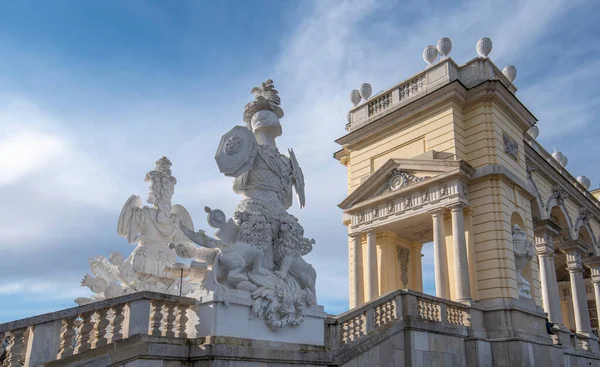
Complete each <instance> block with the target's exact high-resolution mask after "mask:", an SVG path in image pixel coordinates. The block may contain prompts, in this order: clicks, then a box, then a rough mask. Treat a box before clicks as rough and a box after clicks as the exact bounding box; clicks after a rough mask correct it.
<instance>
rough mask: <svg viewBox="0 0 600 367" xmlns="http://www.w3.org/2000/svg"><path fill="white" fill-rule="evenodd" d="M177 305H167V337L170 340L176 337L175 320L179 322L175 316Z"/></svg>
mask: <svg viewBox="0 0 600 367" xmlns="http://www.w3.org/2000/svg"><path fill="white" fill-rule="evenodd" d="M176 306H177V305H176V304H175V303H172V302H169V303H166V304H165V313H166V317H165V336H167V337H169V338H174V337H175V335H176V334H175V330H176V329H177V325H176V324H175V320H177V316H176V315H175V308H176Z"/></svg>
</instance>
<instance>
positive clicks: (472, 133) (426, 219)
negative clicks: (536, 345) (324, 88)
mask: <svg viewBox="0 0 600 367" xmlns="http://www.w3.org/2000/svg"><path fill="white" fill-rule="evenodd" d="M513 80H514V76H512V77H511V75H505V74H504V73H503V72H502V71H501V70H500V69H499V68H498V67H496V65H494V64H493V62H492V61H491V60H490V59H489V58H487V57H478V58H475V59H473V60H471V61H469V62H467V63H465V64H464V65H458V64H456V63H455V62H454V61H453V60H452V59H451V58H449V57H446V58H443V59H441V60H440V61H439V62H437V63H434V64H433V65H430V66H429V67H428V68H426V69H425V70H424V71H422V72H421V73H419V74H417V75H415V76H413V77H411V78H409V79H407V80H405V81H402V82H401V83H399V84H397V85H395V86H393V87H392V88H390V89H388V90H386V91H383V92H381V93H379V94H377V95H375V96H373V97H369V98H366V99H364V100H362V101H361V102H360V103H358V104H357V105H356V106H355V107H354V108H352V109H351V110H350V111H349V113H348V124H347V125H346V129H347V134H346V135H344V136H343V137H341V138H339V139H338V140H337V143H339V144H340V145H341V147H342V149H341V150H339V151H337V152H336V153H334V157H335V158H336V159H337V160H339V161H340V163H342V164H343V165H345V166H346V167H347V172H348V196H347V197H346V198H345V199H344V200H343V201H342V202H341V203H340V204H339V206H340V208H341V209H343V211H344V216H343V222H344V224H345V225H346V226H348V234H349V265H350V266H349V268H350V274H349V280H350V290H349V291H350V307H351V308H354V307H358V306H361V305H363V304H364V303H366V302H369V301H371V300H373V299H375V298H377V297H379V296H381V295H383V294H385V293H387V292H390V291H393V290H397V289H401V288H406V289H411V290H415V291H419V292H422V290H423V281H422V278H423V277H422V270H421V257H422V254H421V251H422V247H423V246H424V245H425V246H433V250H434V251H433V253H434V264H435V265H434V269H435V285H436V296H437V297H441V298H445V299H449V300H453V301H459V302H464V303H468V304H471V305H482V307H492V306H493V305H498V304H507V302H508V303H510V304H513V303H514V304H515V305H518V307H531V308H532V309H538V310H542V309H543V310H544V311H545V312H546V313H547V314H548V316H549V319H550V320H551V321H552V322H555V323H556V324H557V325H559V326H558V327H559V328H562V329H561V330H566V329H568V328H570V329H572V330H576V331H577V332H581V333H582V334H584V335H591V337H592V339H595V335H593V334H591V330H592V325H591V324H590V316H591V319H592V321H594V325H593V326H594V327H595V328H597V327H598V324H597V313H596V310H597V305H600V301H599V302H596V299H597V298H596V296H600V288H599V286H600V283H598V282H600V279H596V278H597V277H598V275H600V273H599V272H598V258H597V256H598V235H599V234H600V203H599V202H598V199H597V197H598V195H595V194H596V193H597V191H596V192H593V193H590V192H589V191H588V188H589V180H587V182H585V180H586V179H585V178H579V179H575V178H574V177H573V176H571V174H570V173H569V172H568V171H567V169H566V168H565V166H566V159H565V162H561V159H562V155H560V156H556V154H555V156H554V157H553V156H552V155H551V154H549V153H548V152H547V151H546V150H544V148H543V147H541V146H540V145H539V143H538V142H537V141H536V140H535V137H536V136H537V131H536V130H537V126H535V125H536V122H537V119H536V118H535V116H534V115H533V114H532V113H531V112H530V111H529V110H528V109H527V108H526V107H525V106H524V105H523V104H522V103H521V102H520V101H519V99H518V97H517V95H516V92H517V88H516V86H515V85H514V84H513ZM596 280H597V281H596ZM565 282H566V283H565ZM586 287H587V290H588V291H589V290H590V289H592V288H593V289H594V290H595V294H594V292H593V291H592V292H586ZM559 288H560V290H561V293H560V294H559ZM565 289H566V290H565ZM586 294H587V295H588V296H586ZM573 295H575V296H573ZM588 301H589V302H588ZM596 344H597V343H596Z"/></svg>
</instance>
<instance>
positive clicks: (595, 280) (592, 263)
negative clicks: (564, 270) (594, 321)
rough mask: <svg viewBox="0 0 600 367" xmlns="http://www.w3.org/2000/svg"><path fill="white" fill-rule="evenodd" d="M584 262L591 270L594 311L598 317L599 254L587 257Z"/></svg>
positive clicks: (599, 295)
mask: <svg viewBox="0 0 600 367" xmlns="http://www.w3.org/2000/svg"><path fill="white" fill-rule="evenodd" d="M584 262H585V265H586V266H587V267H589V268H590V270H591V278H592V284H593V285H594V298H595V300H596V313H597V315H598V317H599V318H600V256H591V257H588V258H586V259H585V260H584Z"/></svg>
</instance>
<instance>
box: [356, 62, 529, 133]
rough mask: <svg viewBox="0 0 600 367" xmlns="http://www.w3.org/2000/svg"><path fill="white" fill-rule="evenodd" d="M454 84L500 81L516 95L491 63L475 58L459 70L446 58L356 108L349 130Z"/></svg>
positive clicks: (472, 84)
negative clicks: (455, 82) (454, 82)
mask: <svg viewBox="0 0 600 367" xmlns="http://www.w3.org/2000/svg"><path fill="white" fill-rule="evenodd" d="M455 80H460V82H461V83H462V84H463V85H465V86H466V87H468V88H469V87H472V86H475V85H477V84H479V83H481V82H483V81H485V80H499V81H500V82H501V83H502V84H504V85H505V86H506V87H507V88H508V89H509V90H510V91H511V92H512V93H516V91H517V88H516V87H515V86H514V85H513V84H512V83H511V82H510V81H509V80H508V79H507V78H506V77H505V76H504V74H502V71H500V69H498V67H496V65H494V63H492V62H491V61H490V60H489V59H483V58H475V59H473V60H471V61H469V62H467V63H466V64H464V65H461V66H459V65H457V64H456V63H455V62H454V60H452V58H446V59H444V60H442V61H440V62H438V63H436V64H433V65H431V66H430V67H428V68H427V69H425V70H423V71H422V72H421V73H419V74H417V75H415V76H413V77H412V78H410V79H407V80H405V81H403V82H401V83H400V84H397V85H395V86H393V87H392V88H390V89H387V90H385V91H383V92H381V93H378V94H376V95H374V96H373V97H371V98H370V99H369V100H367V101H365V102H364V103H361V104H359V105H357V106H356V107H353V108H352V109H351V110H350V112H349V114H348V123H347V125H346V130H348V131H354V130H356V129H358V128H360V127H362V126H364V125H366V124H368V123H369V122H371V121H373V120H375V119H378V118H380V117H381V116H383V115H385V114H386V113H387V112H390V111H393V110H396V109H397V108H400V107H402V106H404V105H406V104H408V103H410V102H412V101H414V100H415V99H416V98H419V97H422V96H423V95H425V94H428V93H431V92H433V91H435V90H436V89H439V88H441V87H443V86H444V85H447V84H449V83H451V82H453V81H455Z"/></svg>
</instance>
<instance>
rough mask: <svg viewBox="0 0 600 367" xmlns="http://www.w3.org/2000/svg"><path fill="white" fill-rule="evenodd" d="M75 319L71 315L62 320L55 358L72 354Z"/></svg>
mask: <svg viewBox="0 0 600 367" xmlns="http://www.w3.org/2000/svg"><path fill="white" fill-rule="evenodd" d="M76 320H77V317H71V318H67V319H63V320H62V328H61V330H60V347H59V352H58V355H57V357H56V358H57V359H61V358H64V357H68V356H72V355H73V349H74V345H73V344H74V339H75V332H76V326H75V324H76V322H75V321H76Z"/></svg>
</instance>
